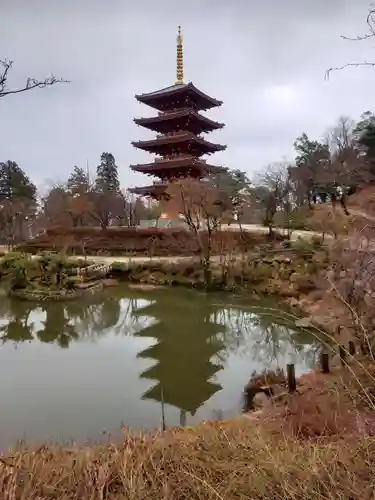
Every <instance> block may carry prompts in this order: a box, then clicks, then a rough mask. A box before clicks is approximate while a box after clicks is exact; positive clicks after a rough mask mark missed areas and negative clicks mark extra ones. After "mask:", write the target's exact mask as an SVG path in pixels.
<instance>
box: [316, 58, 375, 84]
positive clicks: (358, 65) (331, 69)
mask: <svg viewBox="0 0 375 500" xmlns="http://www.w3.org/2000/svg"><path fill="white" fill-rule="evenodd" d="M360 66H375V62H368V61H363V62H360V63H347V64H344V66H339V67H337V68H329V69H327V71H326V72H325V76H324V78H325V79H326V80H329V76H330V74H331V73H332V71H341V70H343V69H345V68H350V67H354V68H359V67H360Z"/></svg>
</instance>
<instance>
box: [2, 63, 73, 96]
mask: <svg viewBox="0 0 375 500" xmlns="http://www.w3.org/2000/svg"><path fill="white" fill-rule="evenodd" d="M0 66H2V68H3V69H2V72H0V97H6V96H7V95H11V94H20V93H21V92H26V91H28V90H32V89H36V88H39V89H43V88H45V87H51V86H52V85H55V84H57V83H69V81H68V80H64V79H62V78H57V77H56V76H54V75H50V76H48V77H47V78H45V79H44V80H37V79H36V78H34V77H32V76H29V77H28V78H27V80H26V83H25V84H24V86H23V87H20V88H17V89H9V88H8V85H7V83H8V76H9V71H10V70H11V68H12V66H13V61H10V60H8V59H4V60H1V59H0Z"/></svg>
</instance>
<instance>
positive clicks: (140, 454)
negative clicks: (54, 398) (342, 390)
mask: <svg viewBox="0 0 375 500" xmlns="http://www.w3.org/2000/svg"><path fill="white" fill-rule="evenodd" d="M374 467H375V439H374V438H373V437H371V436H366V435H362V436H360V437H359V436H358V435H349V436H341V437H340V439H332V437H331V438H330V439H328V438H325V437H322V438H320V439H318V440H301V439H299V438H298V437H295V436H293V435H292V434H285V435H284V436H283V437H280V435H278V436H273V435H272V433H270V432H268V431H266V430H265V429H263V428H262V427H260V426H256V425H253V424H252V423H251V422H247V421H245V419H243V421H241V422H236V423H227V424H225V423H221V424H217V425H213V424H206V425H201V426H200V427H198V428H196V429H194V430H185V431H181V430H178V431H172V430H171V431H168V432H166V433H165V434H164V435H161V434H156V435H153V436H151V435H143V436H138V437H127V438H126V439H125V441H124V443H123V444H121V445H120V444H118V445H107V446H101V447H99V446H98V447H92V448H70V449H62V448H53V447H48V448H47V447H43V448H39V449H38V450H36V451H29V450H22V451H19V452H17V453H14V454H13V455H12V456H10V457H7V458H5V459H4V460H3V461H2V463H1V469H0V489H1V491H2V492H3V495H4V496H3V497H2V498H5V499H7V500H15V499H17V500H21V499H22V500H36V499H38V500H39V499H57V498H58V499H61V500H65V499H80V500H85V499H137V500H142V499H146V498H147V499H153V500H157V499H163V500H167V499H174V500H178V499H226V500H227V499H254V500H255V499H288V500H292V499H305V498H306V499H307V498H311V499H327V498H332V499H333V498H335V499H346V500H347V499H349V498H356V499H359V498H360V499H361V500H366V499H370V498H373V489H374V486H375V484H374V478H373V470H374Z"/></svg>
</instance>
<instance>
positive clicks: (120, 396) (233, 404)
mask: <svg viewBox="0 0 375 500" xmlns="http://www.w3.org/2000/svg"><path fill="white" fill-rule="evenodd" d="M0 293H1V290H0ZM269 307H270V304H264V303H262V302H250V301H249V299H245V298H235V297H233V296H228V295H222V294H213V295H212V294H210V295H206V294H201V293H198V292H195V291H189V290H180V289H172V290H153V291H144V292H141V291H138V290H134V289H129V288H127V287H118V288H112V289H108V290H107V291H106V292H105V293H103V294H101V295H97V296H96V297H94V298H93V299H91V300H90V301H84V300H82V299H80V300H79V301H76V302H66V303H44V304H39V305H38V304H31V303H25V302H18V301H14V300H10V299H8V298H7V297H6V296H4V295H2V296H1V297H0V405H1V409H0V448H1V449H4V448H6V447H8V446H10V445H12V444H14V443H16V442H17V441H20V440H24V439H26V440H28V441H32V442H34V443H39V442H41V441H46V440H54V441H64V442H66V441H71V440H74V441H78V442H84V441H86V440H93V441H101V440H103V439H107V436H108V435H109V434H110V435H112V436H117V435H119V434H120V428H121V425H122V424H124V425H125V426H127V427H131V428H136V429H138V428H148V429H152V428H160V426H161V422H162V419H163V418H164V421H165V423H166V425H167V426H176V425H194V424H196V423H198V422H199V421H201V420H205V419H212V418H213V419H215V418H228V417H231V416H234V415H237V414H239V413H240V411H241V408H242V403H243V400H242V392H243V388H244V386H245V384H246V383H247V381H248V380H249V378H250V376H251V374H252V372H253V371H254V370H257V371H261V370H263V369H264V368H270V367H277V366H279V367H285V365H286V364H287V363H288V362H291V361H293V362H294V363H295V364H296V371H297V373H301V372H304V371H307V370H309V369H310V368H311V367H312V366H313V364H314V362H315V357H316V350H317V345H316V339H315V338H314V337H313V335H312V334H311V333H309V332H306V331H301V330H298V329H297V328H295V327H294V326H293V322H292V321H289V320H287V319H285V316H284V314H283V313H282V312H278V311H277V310H270V309H269ZM163 415H164V417H163Z"/></svg>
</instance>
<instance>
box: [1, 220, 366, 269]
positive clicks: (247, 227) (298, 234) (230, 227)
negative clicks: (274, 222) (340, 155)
mask: <svg viewBox="0 0 375 500" xmlns="http://www.w3.org/2000/svg"><path fill="white" fill-rule="evenodd" d="M374 221H375V218H374ZM222 229H224V230H226V231H241V230H242V231H249V232H253V233H262V234H267V233H268V232H269V230H268V228H267V227H264V226H262V225H260V224H242V225H239V224H223V225H222ZM274 231H275V232H277V233H281V234H282V233H283V232H284V231H285V230H284V229H281V228H274ZM313 236H322V234H321V233H318V232H315V231H300V230H296V231H293V232H292V235H291V240H293V241H295V240H297V239H298V238H305V239H311V238H312V237H313ZM326 237H329V235H326ZM0 251H2V252H5V253H6V252H7V251H8V250H7V247H6V246H0ZM36 257H37V256H33V258H36ZM69 258H70V259H84V258H85V257H84V256H83V255H75V256H71V257H69ZM215 258H216V259H217V258H219V257H213V259H215ZM191 259H194V257H190V256H189V257H181V256H180V257H177V256H176V257H173V256H167V257H148V256H144V257H136V256H134V257H133V256H127V257H120V256H119V257H115V256H113V257H111V256H97V255H95V256H89V257H87V260H89V261H90V262H95V263H101V264H107V265H110V264H112V263H113V262H121V263H122V264H130V263H139V264H142V263H146V262H150V261H154V262H171V263H177V262H183V261H186V260H191Z"/></svg>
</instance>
